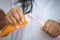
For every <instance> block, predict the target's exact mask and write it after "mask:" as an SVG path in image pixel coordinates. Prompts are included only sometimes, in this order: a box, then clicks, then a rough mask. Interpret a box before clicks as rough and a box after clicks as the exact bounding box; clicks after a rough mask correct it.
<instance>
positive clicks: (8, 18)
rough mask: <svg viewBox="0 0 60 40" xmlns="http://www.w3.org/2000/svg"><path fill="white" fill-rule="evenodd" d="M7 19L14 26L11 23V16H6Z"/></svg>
mask: <svg viewBox="0 0 60 40" xmlns="http://www.w3.org/2000/svg"><path fill="white" fill-rule="evenodd" d="M6 19H7V21H8V22H9V23H11V24H12V21H11V19H10V17H9V16H6Z"/></svg>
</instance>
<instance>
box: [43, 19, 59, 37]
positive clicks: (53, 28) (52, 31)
mask: <svg viewBox="0 0 60 40" xmlns="http://www.w3.org/2000/svg"><path fill="white" fill-rule="evenodd" d="M42 30H43V31H45V32H46V33H48V34H49V35H50V36H52V37H57V36H58V35H60V25H59V24H58V23H57V22H55V21H53V20H48V21H47V22H46V23H45V25H44V27H43V28H42Z"/></svg>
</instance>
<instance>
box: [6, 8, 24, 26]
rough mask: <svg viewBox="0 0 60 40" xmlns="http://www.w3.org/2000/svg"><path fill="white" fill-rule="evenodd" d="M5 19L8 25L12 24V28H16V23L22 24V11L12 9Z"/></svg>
mask: <svg viewBox="0 0 60 40" xmlns="http://www.w3.org/2000/svg"><path fill="white" fill-rule="evenodd" d="M6 19H7V20H8V21H9V23H10V24H13V25H14V26H15V25H16V26H17V22H20V24H22V22H24V15H23V13H22V10H21V9H19V8H17V7H16V8H12V9H11V10H10V11H9V12H8V14H7V15H6Z"/></svg>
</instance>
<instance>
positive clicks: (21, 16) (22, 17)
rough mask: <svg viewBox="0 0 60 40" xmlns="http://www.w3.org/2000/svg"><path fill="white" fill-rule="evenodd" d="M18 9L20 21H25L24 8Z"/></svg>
mask: <svg viewBox="0 0 60 40" xmlns="http://www.w3.org/2000/svg"><path fill="white" fill-rule="evenodd" d="M16 11H17V13H18V15H19V17H20V21H21V22H24V15H23V12H22V10H20V9H19V8H18V9H17V10H16Z"/></svg>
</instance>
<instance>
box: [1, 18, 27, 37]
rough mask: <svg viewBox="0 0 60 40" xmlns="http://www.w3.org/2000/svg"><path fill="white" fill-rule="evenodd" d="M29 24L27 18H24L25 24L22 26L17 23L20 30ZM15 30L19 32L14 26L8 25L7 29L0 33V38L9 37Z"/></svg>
mask: <svg viewBox="0 0 60 40" xmlns="http://www.w3.org/2000/svg"><path fill="white" fill-rule="evenodd" d="M27 23H28V21H27V20H26V17H25V18H24V22H23V23H22V24H20V23H17V25H18V29H19V28H22V27H23V26H25V25H27ZM15 30H17V28H16V27H13V25H11V24H8V25H7V26H5V27H4V28H3V29H2V30H1V32H0V38H2V37H4V36H6V35H8V34H9V33H11V32H13V31H15Z"/></svg>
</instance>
